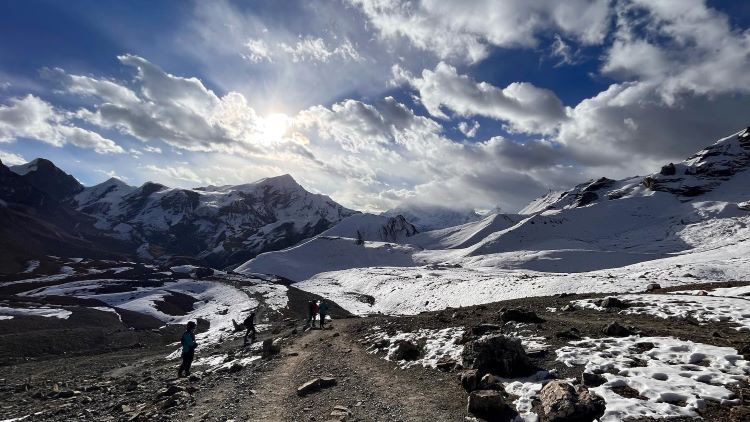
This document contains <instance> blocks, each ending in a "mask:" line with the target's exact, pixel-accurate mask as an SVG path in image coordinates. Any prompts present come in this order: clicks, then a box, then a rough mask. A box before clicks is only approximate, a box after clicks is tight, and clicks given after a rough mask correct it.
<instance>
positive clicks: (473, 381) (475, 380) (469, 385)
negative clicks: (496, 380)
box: [459, 369, 479, 393]
mask: <svg viewBox="0 0 750 422" xmlns="http://www.w3.org/2000/svg"><path fill="white" fill-rule="evenodd" d="M459 378H460V380H461V386H462V387H463V388H464V390H466V392H467V393H471V392H472V391H474V390H476V389H477V386H478V385H479V376H478V375H477V370H476V369H466V370H463V371H461V373H460V374H459Z"/></svg>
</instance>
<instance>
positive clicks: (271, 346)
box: [261, 338, 281, 358]
mask: <svg viewBox="0 0 750 422" xmlns="http://www.w3.org/2000/svg"><path fill="white" fill-rule="evenodd" d="M279 353H281V340H279V339H270V338H267V339H265V340H263V346H262V349H261V356H263V357H264V358H270V357H271V356H273V355H278V354H279Z"/></svg>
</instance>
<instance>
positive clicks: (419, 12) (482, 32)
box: [349, 0, 610, 62]
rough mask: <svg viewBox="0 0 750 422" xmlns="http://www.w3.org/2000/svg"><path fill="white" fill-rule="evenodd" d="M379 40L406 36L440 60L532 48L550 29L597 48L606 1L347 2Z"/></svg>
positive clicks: (606, 19) (479, 57) (606, 22)
mask: <svg viewBox="0 0 750 422" xmlns="http://www.w3.org/2000/svg"><path fill="white" fill-rule="evenodd" d="M349 1H350V2H351V3H352V4H355V5H357V6H359V7H361V9H362V11H363V12H364V13H365V15H366V16H367V17H368V19H369V20H370V22H371V23H372V24H373V26H374V27H375V28H376V29H377V30H378V32H379V33H380V35H381V36H382V37H385V38H388V39H394V38H397V37H400V36H401V37H405V38H406V39H408V40H409V41H410V42H411V43H412V44H413V45H415V46H416V47H418V48H421V49H425V50H429V51H432V52H433V53H435V54H436V55H437V56H438V57H440V58H442V59H454V58H455V59H459V60H462V61H466V62H477V61H480V60H482V59H484V58H485V57H486V56H487V55H488V52H489V49H490V48H491V47H493V46H495V47H535V46H536V45H537V43H538V42H539V36H540V35H541V34H542V33H543V32H545V31H549V30H554V31H557V32H560V33H563V34H565V35H567V36H569V37H572V38H575V39H576V40H578V41H579V42H581V43H583V44H599V43H601V42H602V41H603V40H604V37H605V35H606V33H607V31H608V26H609V16H610V10H609V3H610V2H609V0H568V1H546V0H505V1H501V2H498V1H493V0H475V1H471V2H457V1H453V2H451V1H439V0H421V1H419V0H415V1H407V0H349Z"/></svg>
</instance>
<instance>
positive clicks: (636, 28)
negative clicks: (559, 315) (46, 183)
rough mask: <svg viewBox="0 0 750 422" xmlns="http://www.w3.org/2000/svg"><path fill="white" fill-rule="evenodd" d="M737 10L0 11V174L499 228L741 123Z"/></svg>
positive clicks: (370, 4) (84, 6)
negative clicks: (488, 219) (259, 190)
mask: <svg viewBox="0 0 750 422" xmlns="http://www.w3.org/2000/svg"><path fill="white" fill-rule="evenodd" d="M749 23H750V2H745V1H732V0H726V1H708V0H601V1H599V0H568V1H565V2H554V1H545V0H503V1H490V0H473V1H470V2H454V1H447V0H445V1H441V0H421V1H420V0H410V1H402V0H327V1H319V2H307V1H301V0H300V1H296V0H288V1H283V2H279V1H273V0H269V1H221V0H219V1H211V2H205V1H195V2H192V1H177V0H174V1H167V0H164V1H158V2H153V1H141V0H136V1H129V2H121V1H109V0H96V1H94V0H76V1H72V2H59V1H42V0H29V1H23V2H20V1H16V2H0V28H2V30H1V31H2V37H0V160H2V161H3V163H5V164H6V165H15V164H21V163H24V162H26V161H30V160H32V159H34V158H37V157H44V158H47V159H50V160H52V161H53V162H55V163H56V164H57V165H58V166H59V167H61V168H62V169H64V170H66V171H68V172H69V173H71V174H73V175H74V176H75V177H76V178H78V179H79V180H80V181H81V182H82V183H83V184H84V185H87V186H91V185H95V184H97V183H100V182H103V181H105V180H106V179H108V178H110V177H117V178H120V179H122V180H123V181H125V182H126V183H129V184H131V185H136V186H137V185H140V184H142V183H144V182H146V181H155V182H159V183H162V184H165V185H168V186H175V187H185V188H191V187H197V186H205V185H226V184H242V183H248V182H252V181H255V180H258V179H261V178H264V177H270V176H276V175H280V174H291V175H292V176H293V177H294V178H295V179H296V180H297V181H298V182H299V183H300V184H302V185H303V186H304V187H305V188H307V189H308V190H311V191H313V192H318V193H324V194H327V195H329V196H331V197H332V198H333V199H334V200H336V201H338V202H339V203H341V204H342V205H345V206H347V207H350V208H354V209H358V210H364V211H384V210H388V209H391V208H393V207H396V206H399V205H404V204H405V205H406V206H408V205H422V206H424V205H436V206H447V207H451V208H456V209H480V210H481V209H494V208H496V207H500V208H501V209H503V210H505V211H509V212H513V211H517V210H518V209H520V208H522V207H523V206H524V205H525V204H526V203H528V202H529V201H530V200H532V199H534V198H535V197H537V196H539V195H542V194H545V193H547V192H548V191H550V190H560V189H566V188H569V187H571V186H573V185H576V184H579V183H582V182H585V181H586V180H588V179H591V178H598V177H603V176H604V177H610V178H621V177H627V176H633V175H645V174H649V173H653V172H655V171H658V170H659V168H660V167H661V166H662V165H664V164H666V163H667V162H670V161H681V160H683V159H685V158H686V157H687V156H689V155H690V154H692V153H693V152H695V151H697V150H698V149H700V148H702V147H704V146H706V145H708V144H711V143H713V142H714V141H715V140H717V139H718V138H721V137H724V136H728V135H730V134H732V133H734V132H737V131H738V130H740V129H742V128H744V127H745V126H747V125H750V71H748V69H750V30H749V29H748V28H749V26H750V25H749Z"/></svg>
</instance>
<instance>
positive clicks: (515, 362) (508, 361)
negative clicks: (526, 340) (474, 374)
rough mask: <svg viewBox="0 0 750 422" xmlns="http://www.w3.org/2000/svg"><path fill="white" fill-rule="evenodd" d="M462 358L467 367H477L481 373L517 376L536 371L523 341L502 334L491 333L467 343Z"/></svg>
mask: <svg viewBox="0 0 750 422" xmlns="http://www.w3.org/2000/svg"><path fill="white" fill-rule="evenodd" d="M461 358H462V360H463V366H464V367H465V368H471V369H476V370H477V371H478V373H479V375H484V374H495V375H498V376H502V377H516V376H525V375H530V374H532V373H533V372H534V371H535V368H534V365H532V363H531V360H529V357H528V356H526V352H525V351H524V349H523V346H522V345H521V341H520V340H519V339H517V338H513V337H506V336H504V335H502V334H490V335H487V336H484V337H481V338H479V339H476V340H473V341H470V342H468V343H466V345H464V350H463V353H462V355H461Z"/></svg>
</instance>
